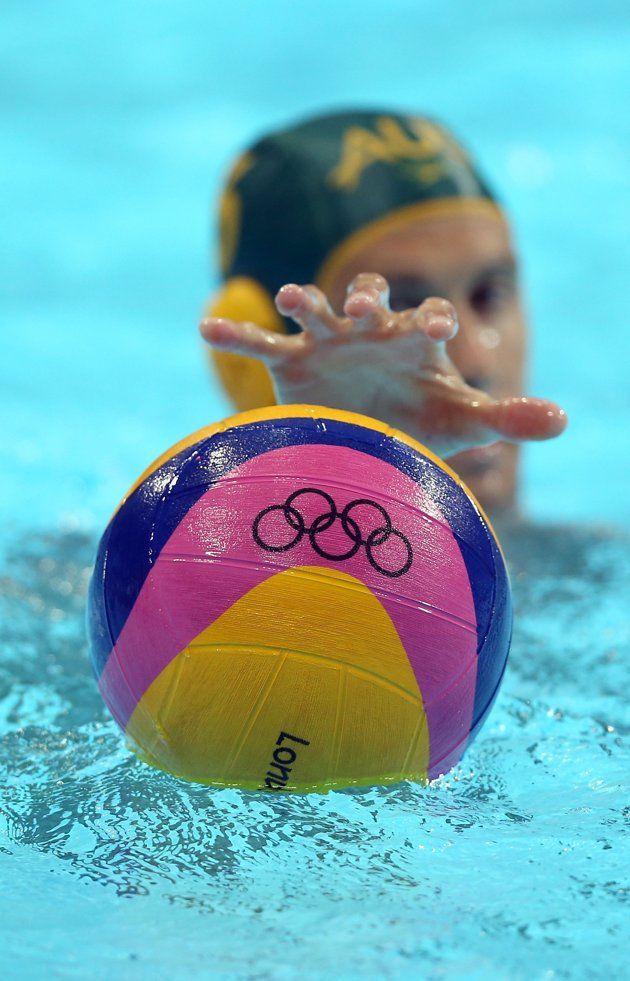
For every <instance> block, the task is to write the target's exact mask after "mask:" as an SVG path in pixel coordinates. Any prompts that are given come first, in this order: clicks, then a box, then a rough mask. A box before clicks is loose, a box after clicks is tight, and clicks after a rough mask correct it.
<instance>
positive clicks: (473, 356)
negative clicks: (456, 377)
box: [446, 300, 496, 391]
mask: <svg viewBox="0 0 630 981" xmlns="http://www.w3.org/2000/svg"><path fill="white" fill-rule="evenodd" d="M452 302H453V304H454V306H455V309H456V311H457V319H458V320H459V330H458V331H457V334H456V335H455V337H454V338H453V339H452V340H451V341H449V342H448V344H447V346H446V350H447V352H448V356H449V358H450V359H451V361H452V362H453V364H454V365H455V367H456V368H457V370H458V371H459V372H461V374H462V376H463V378H464V381H465V382H466V384H468V385H470V386H471V387H472V388H478V389H481V390H482V391H488V390H489V388H490V385H491V382H492V375H493V367H494V362H495V357H496V355H495V352H494V350H493V348H492V347H490V346H488V344H487V343H485V342H484V327H485V324H484V323H483V321H482V320H481V318H480V317H479V315H478V314H476V313H475V311H474V310H473V309H471V307H470V304H469V303H466V301H464V302H462V301H461V300H460V301H459V302H457V301H455V300H453V301H452Z"/></svg>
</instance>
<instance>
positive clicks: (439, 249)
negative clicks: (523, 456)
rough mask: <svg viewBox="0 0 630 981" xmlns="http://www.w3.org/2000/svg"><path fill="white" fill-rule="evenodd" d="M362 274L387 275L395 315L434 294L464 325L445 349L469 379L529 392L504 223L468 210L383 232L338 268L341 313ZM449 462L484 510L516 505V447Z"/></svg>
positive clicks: (507, 392)
mask: <svg viewBox="0 0 630 981" xmlns="http://www.w3.org/2000/svg"><path fill="white" fill-rule="evenodd" d="M360 272H379V273H381V275H383V276H385V278H386V279H387V281H388V283H389V285H390V290H391V297H390V304H391V307H392V309H393V310H404V309H406V308H407V307H413V306H417V305H418V304H420V303H422V301H423V300H424V299H426V298H427V297H429V296H441V297H445V298H446V299H448V300H450V301H451V303H452V304H453V305H454V306H455V309H456V310H457V315H458V318H459V324H460V327H459V331H458V333H457V335H456V336H455V338H454V339H453V340H452V341H449V343H448V345H447V350H448V353H449V355H450V357H451V360H452V361H453V363H454V364H455V365H456V367H457V368H458V369H459V371H460V372H461V374H462V375H463V377H464V379H465V381H466V382H467V383H468V384H469V385H472V386H473V387H474V388H479V389H482V390H483V391H485V392H487V393H488V394H489V395H491V396H492V397H493V398H497V399H501V398H505V397H507V396H512V395H522V394H523V383H524V379H523V374H524V367H525V346H526V344H525V342H526V328H525V321H524V316H523V310H522V307H521V300H520V295H519V288H518V281H517V270H516V261H515V258H514V252H513V250H512V245H511V241H510V234H509V229H508V226H507V222H506V221H505V220H504V219H503V218H501V217H498V216H497V217H494V216H492V215H490V214H489V215H471V214H468V213H466V212H464V210H463V209H462V212H461V214H457V213H456V212H455V213H453V214H452V215H449V216H448V217H440V218H438V217H432V218H426V219H420V220H418V219H415V220H412V219H410V220H409V223H408V224H406V225H405V226H403V227H401V228H398V229H396V230H392V231H389V232H384V233H383V234H382V236H381V237H379V238H378V239H377V240H374V241H373V242H371V243H369V244H367V245H366V246H365V247H363V248H362V249H361V250H360V251H357V252H356V254H354V255H353V257H352V259H349V260H347V261H346V262H345V264H344V265H343V266H342V267H340V268H339V270H337V272H336V274H335V277H334V280H333V284H332V287H331V289H330V290H329V298H330V301H331V303H332V306H333V307H334V308H335V310H337V311H338V312H341V310H342V307H343V303H344V299H345V293H346V287H347V286H348V284H349V283H350V282H351V281H352V279H353V278H354V277H355V276H356V275H357V274H358V273H360ZM448 462H449V464H450V465H451V466H452V467H453V469H454V470H456V471H457V473H458V474H459V475H460V476H461V477H462V479H463V480H464V481H465V482H466V483H467V484H468V485H469V487H470V489H471V490H472V491H473V493H474V494H475V495H476V496H477V497H478V498H479V500H480V502H481V504H482V505H483V506H484V507H487V508H489V509H491V510H495V511H496V510H501V509H504V508H509V507H511V506H512V505H513V504H514V501H515V494H516V476H517V464H518V447H517V446H515V445H513V444H507V443H495V444H493V445H492V446H490V447H484V448H482V449H476V450H467V451H466V452H463V453H458V454H457V455H456V456H453V457H451V458H450V459H449V461H448Z"/></svg>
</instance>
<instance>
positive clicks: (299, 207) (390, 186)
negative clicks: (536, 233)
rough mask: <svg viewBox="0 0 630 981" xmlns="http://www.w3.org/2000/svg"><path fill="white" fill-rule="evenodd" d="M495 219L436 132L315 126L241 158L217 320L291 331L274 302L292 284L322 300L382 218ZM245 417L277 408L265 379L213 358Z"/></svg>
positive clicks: (228, 203) (441, 131)
mask: <svg viewBox="0 0 630 981" xmlns="http://www.w3.org/2000/svg"><path fill="white" fill-rule="evenodd" d="M454 205H455V206H457V208H458V209H461V208H462V207H468V208H472V209H474V210H479V209H480V208H481V209H488V210H494V211H495V212H496V211H497V204H496V198H495V196H494V195H493V193H492V192H491V190H490V189H489V187H488V184H487V183H486V181H485V180H484V178H483V177H482V176H481V175H480V173H479V171H478V169H477V168H476V166H475V165H474V164H473V163H472V161H471V159H470V157H469V156H468V154H467V153H466V151H465V150H464V149H463V148H462V147H461V145H460V144H459V143H458V142H457V140H455V138H454V137H453V136H452V135H451V134H450V133H449V132H448V131H447V130H446V129H445V128H444V127H443V126H441V125H440V124H438V123H437V122H435V121H433V120H431V119H428V118H425V117H419V116H411V115H403V114H399V113H392V112H388V111H385V110H373V111H371V110H347V111H339V112H332V113H327V114H324V115H318V116H314V117H309V118H307V119H304V120H302V121H301V122H298V123H296V124H294V125H292V126H288V127H286V128H284V129H280V130H278V131H276V132H273V133H270V134H268V135H267V136H264V137H262V138H261V139H259V140H258V141H257V142H255V143H254V144H253V145H252V146H251V147H250V149H248V150H246V151H245V152H244V153H242V154H241V155H240V156H239V157H238V159H237V160H236V161H235V163H234V164H233V165H232V168H231V170H230V172H229V175H228V178H227V182H226V185H225V188H224V190H223V193H222V195H221V198H220V204H219V227H220V265H221V269H220V274H221V279H222V283H223V287H222V289H221V290H220V292H219V294H218V295H217V296H216V297H215V299H214V302H213V303H212V305H211V308H210V310H209V313H211V314H212V315H213V316H223V317H230V318H232V319H235V320H253V321H255V322H256V323H258V324H259V325H260V326H262V327H265V328H267V329H269V330H274V331H280V332H284V333H295V332H296V331H298V330H299V328H298V327H297V325H296V324H294V323H293V321H291V320H290V319H289V318H283V317H281V316H280V314H279V313H278V312H277V310H276V308H275V305H274V303H273V297H274V296H275V294H276V293H277V291H278V290H279V289H280V287H281V286H283V285H284V284H285V283H289V282H294V283H316V284H317V285H318V286H319V287H320V288H321V289H323V290H324V291H325V292H326V291H327V286H328V283H329V282H330V280H331V277H332V275H333V273H334V270H335V268H336V266H337V265H338V263H339V261H341V258H342V257H343V256H344V255H345V254H346V252H347V250H348V248H351V247H352V245H353V243H355V242H356V240H357V239H358V238H360V237H363V236H365V235H366V234H369V233H370V232H371V231H378V227H379V225H381V224H382V223H383V222H384V220H387V221H388V222H389V221H390V220H391V219H392V218H395V216H397V215H400V216H401V217H403V218H404V217H407V216H409V217H416V216H418V217H419V216H420V215H421V214H423V213H426V214H427V216H429V215H435V214H440V213H448V211H449V210H452V209H453V206H454ZM213 360H214V363H215V366H216V368H217V369H218V373H219V377H220V378H221V381H222V382H223V385H224V387H225V388H226V390H227V391H228V393H229V394H230V396H231V398H232V400H233V402H234V403H235V405H236V407H237V408H238V409H240V410H245V409H250V408H256V407H258V406H261V405H269V404H273V403H274V402H275V397H274V393H273V388H272V385H271V380H270V377H269V374H268V372H267V370H266V369H265V368H264V366H263V365H261V364H260V363H259V362H257V361H255V360H252V359H250V358H243V357H241V356H240V355H232V354H224V353H217V352H214V353H213Z"/></svg>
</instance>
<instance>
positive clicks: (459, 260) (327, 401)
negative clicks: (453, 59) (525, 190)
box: [200, 111, 567, 513]
mask: <svg viewBox="0 0 630 981" xmlns="http://www.w3.org/2000/svg"><path fill="white" fill-rule="evenodd" d="M220 225H221V229H220V251H221V275H222V281H223V285H222V288H221V290H220V292H219V293H218V295H217V296H215V298H214V300H213V301H212V304H211V306H210V309H209V316H208V317H207V319H205V320H204V321H203V322H202V324H201V327H200V330H201V333H202V335H203V337H204V338H205V339H206V340H207V341H208V342H209V343H210V344H211V345H212V347H213V349H214V350H213V352H212V359H213V362H214V365H215V368H216V370H217V372H218V375H219V377H220V379H221V381H222V383H223V385H224V387H225V389H226V390H227V392H228V393H229V395H230V396H231V398H232V400H233V402H234V404H235V406H236V408H237V409H247V408H254V407H257V406H262V405H269V404H273V403H274V402H278V403H281V404H289V403H301V402H305V403H311V404H316V405H326V406H331V407H333V408H340V409H347V410H351V411H355V412H361V413H365V414H366V415H369V416H374V417H376V418H377V419H381V420H383V421H384V422H386V423H388V424H389V425H391V426H394V427H396V428H397V429H401V430H403V431H404V432H406V433H408V434H409V435H410V436H413V437H414V438H415V439H418V440H419V441H420V442H422V443H424V444H425V445H427V446H428V447H430V448H431V449H432V450H433V451H434V452H435V453H437V454H439V455H440V456H441V457H443V458H445V459H447V460H448V462H449V464H450V465H451V466H452V467H453V469H454V470H456V471H457V473H459V475H460V476H461V477H462V479H463V480H464V481H465V482H466V483H467V484H468V485H469V486H470V488H471V490H472V491H473V493H474V494H475V495H476V496H477V497H478V498H479V500H480V502H481V503H482V505H483V506H485V507H487V508H489V509H490V510H492V511H493V512H495V513H496V512H500V511H503V512H510V511H512V510H513V509H514V508H515V504H516V490H517V468H518V459H519V447H518V444H519V443H520V442H522V441H523V440H542V439H549V438H550V437H553V436H557V435H558V434H559V433H561V432H562V431H563V429H564V428H565V426H566V422H567V419H566V414H565V412H564V411H563V410H562V409H561V408H560V407H559V406H557V405H556V404H554V403H553V402H549V401H547V400H545V399H538V398H528V397H524V396H523V395H522V391H523V386H524V375H525V366H526V347H527V345H526V341H527V331H526V326H525V319H524V314H523V309H522V305H521V300H520V295H519V285H518V276H517V262H516V258H515V252H514V247H513V244H512V240H511V235H510V229H509V225H508V221H507V218H506V216H505V214H504V212H503V210H502V208H501V207H500V205H499V204H498V203H497V201H496V199H495V197H494V195H493V194H492V192H491V191H490V190H489V188H488V185H487V183H486V182H485V180H484V179H483V178H482V177H481V175H480V174H479V172H478V170H477V168H476V166H475V165H474V164H473V163H472V162H471V160H470V158H469V157H468V155H467V154H466V152H465V151H464V150H463V149H462V147H461V146H460V145H459V144H458V143H457V142H456V141H455V140H454V138H453V137H452V136H451V135H450V134H449V133H448V132H447V131H446V130H445V129H444V128H443V127H442V126H441V125H438V124H437V123H435V122H434V121H431V120H429V119H426V118H423V117H415V116H408V115H399V114H395V113H391V112H387V111H373V112H371V111H347V112H346V111H344V112H335V113H330V114H325V115H321V116H317V117H314V118H309V119H306V120H304V121H302V122H299V123H298V124H296V125H293V126H290V127H288V128H285V129H282V130H279V131H277V132H274V133H272V134H270V135H268V136H266V137H264V138H262V139H260V140H258V141H257V142H256V143H255V144H254V145H253V146H252V147H251V149H249V150H247V151H246V152H245V153H244V154H242V155H241V156H240V157H239V158H238V160H237V161H236V162H235V164H234V165H233V167H232V169H231V172H230V175H229V178H228V181H227V185H226V187H225V189H224V191H223V194H222V197H221V206H220ZM253 359H256V360H253Z"/></svg>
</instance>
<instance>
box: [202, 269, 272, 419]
mask: <svg viewBox="0 0 630 981" xmlns="http://www.w3.org/2000/svg"><path fill="white" fill-rule="evenodd" d="M206 316H210V317H226V318H227V319H229V320H251V321H253V322H254V323H255V324H257V325H258V326H259V327H262V328H264V329H265V330H269V331H272V332H273V333H275V334H286V332H287V331H286V328H285V325H284V321H283V320H282V317H281V316H280V314H279V313H278V311H277V310H276V307H275V305H274V302H273V298H272V296H271V294H270V293H268V291H267V290H266V289H265V287H264V286H262V284H261V283H259V282H258V281H257V280H255V279H251V278H250V277H248V276H233V277H232V278H231V279H228V280H227V281H226V282H225V283H224V285H223V286H222V288H221V289H220V290H219V292H218V293H216V294H215V296H214V297H213V298H212V300H211V301H210V304H209V305H208V307H207V308H206ZM209 359H210V363H211V365H212V367H213V368H214V373H215V375H216V376H217V377H218V379H219V381H220V382H221V385H222V386H223V389H224V391H225V392H226V393H227V394H228V395H229V397H230V399H231V400H232V403H233V404H234V406H235V408H236V409H237V410H238V411H239V412H246V411H247V410H248V409H259V408H262V407H263V406H266V405H276V403H277V400H276V396H275V392H274V389H273V383H272V381H271V375H270V374H269V372H268V370H267V368H266V367H265V365H264V364H263V363H262V362H261V361H258V359H257V358H248V357H245V356H244V355H242V354H231V353H229V352H227V351H215V350H214V349H211V350H210V352H209Z"/></svg>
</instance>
